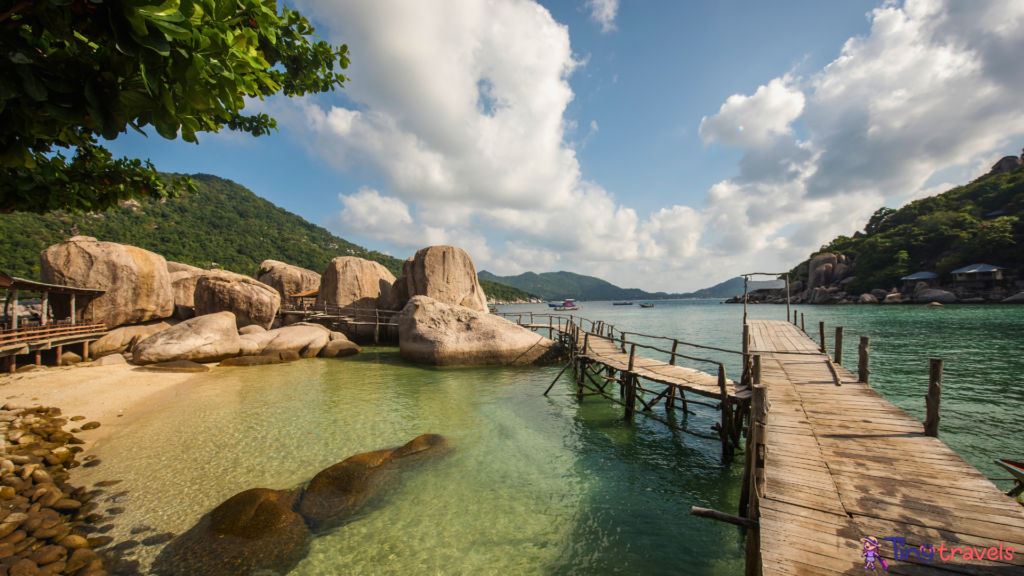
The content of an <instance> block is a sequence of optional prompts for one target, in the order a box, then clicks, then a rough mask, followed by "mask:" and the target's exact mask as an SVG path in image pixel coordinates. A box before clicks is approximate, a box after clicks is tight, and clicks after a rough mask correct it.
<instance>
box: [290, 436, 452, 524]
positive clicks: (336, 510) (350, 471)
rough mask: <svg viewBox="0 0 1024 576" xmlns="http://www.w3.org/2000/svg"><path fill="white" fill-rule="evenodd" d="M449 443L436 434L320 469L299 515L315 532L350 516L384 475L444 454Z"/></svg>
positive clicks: (300, 506) (304, 499) (379, 483)
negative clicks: (415, 460) (407, 464)
mask: <svg viewBox="0 0 1024 576" xmlns="http://www.w3.org/2000/svg"><path fill="white" fill-rule="evenodd" d="M447 447H448V441H447V440H446V439H445V438H444V436H441V435H439V434H423V435H421V436H417V437H416V438H414V439H413V440H411V441H409V442H408V443H406V444H405V445H403V446H399V447H398V448H387V449H384V450H377V451H376V452H366V453H364V454H356V455H355V456H351V457H349V458H346V459H345V460H343V461H341V462H339V463H337V464H335V465H333V466H331V467H329V468H326V469H324V470H322V471H321V472H320V473H319V474H317V475H316V476H314V477H313V480H311V481H310V483H309V487H307V488H306V492H305V494H303V496H302V501H301V502H300V503H299V508H298V512H299V514H301V515H302V517H303V518H305V519H306V522H308V523H309V525H310V526H312V527H313V528H315V529H321V528H327V527H329V526H331V525H332V524H337V523H340V522H342V521H344V520H345V519H346V518H348V517H350V516H352V514H354V513H355V512H357V511H358V510H359V508H360V507H362V505H363V504H364V503H366V501H367V500H368V499H369V498H370V497H371V496H373V494H374V492H376V491H377V489H379V488H380V487H381V484H382V480H383V479H384V478H385V477H386V473H387V472H389V471H391V470H393V469H394V468H396V467H397V466H399V465H401V464H405V463H407V462H408V461H412V460H414V458H412V457H414V456H415V457H417V458H415V459H420V458H423V457H427V456H433V455H436V454H438V453H441V452H443V451H444V450H445V449H446V448H447Z"/></svg>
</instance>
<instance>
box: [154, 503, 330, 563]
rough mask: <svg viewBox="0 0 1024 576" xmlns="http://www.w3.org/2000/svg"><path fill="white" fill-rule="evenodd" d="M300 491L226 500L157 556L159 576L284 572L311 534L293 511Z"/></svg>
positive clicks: (302, 553) (300, 554) (303, 553)
mask: <svg viewBox="0 0 1024 576" xmlns="http://www.w3.org/2000/svg"><path fill="white" fill-rule="evenodd" d="M301 497H302V489H301V488H294V489H292V490H269V489H267V488H253V489H251V490H246V491H244V492H240V493H238V494H235V495H234V496H232V497H231V498H228V499H227V500H226V501H224V502H223V503H222V504H221V505H220V506H217V507H216V508H214V509H213V511H212V512H210V513H209V514H206V515H205V516H203V517H202V518H201V519H200V520H199V522H198V523H197V524H196V525H195V526H194V527H192V528H191V529H190V530H189V531H188V532H186V533H184V534H182V535H181V536H179V537H178V538H175V539H174V540H173V541H172V542H171V543H170V544H168V545H167V547H166V548H165V549H164V550H163V551H162V552H161V553H160V555H159V556H158V557H157V559H156V561H155V562H154V564H153V568H152V572H153V574H157V575H158V576H180V575H182V574H197V575H198V574H201V575H203V576H248V575H250V574H257V573H258V574H264V573H266V574H270V573H279V574H286V573H288V572H290V571H291V569H292V568H293V567H294V566H295V565H296V564H298V562H299V561H300V560H302V558H303V557H305V556H306V553H307V551H308V547H309V539H310V532H309V528H308V527H307V526H306V522H305V521H304V520H303V519H302V517H301V516H299V515H298V514H296V513H295V512H294V508H295V507H296V505H297V503H298V500H299V499H300V498H301Z"/></svg>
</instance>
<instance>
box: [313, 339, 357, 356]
mask: <svg viewBox="0 0 1024 576" xmlns="http://www.w3.org/2000/svg"><path fill="white" fill-rule="evenodd" d="M362 351H363V349H362V348H360V347H359V345H358V344H356V343H355V342H349V341H348V340H331V341H330V342H328V343H327V345H326V346H324V347H323V348H321V349H320V357H321V358H342V357H345V356H355V355H356V354H359V353H361V352H362Z"/></svg>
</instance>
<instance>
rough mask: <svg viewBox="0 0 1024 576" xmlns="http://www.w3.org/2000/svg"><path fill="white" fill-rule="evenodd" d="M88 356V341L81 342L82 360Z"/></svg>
mask: <svg viewBox="0 0 1024 576" xmlns="http://www.w3.org/2000/svg"><path fill="white" fill-rule="evenodd" d="M88 357H89V341H88V340H86V341H85V342H82V362H85V359H86V358H88Z"/></svg>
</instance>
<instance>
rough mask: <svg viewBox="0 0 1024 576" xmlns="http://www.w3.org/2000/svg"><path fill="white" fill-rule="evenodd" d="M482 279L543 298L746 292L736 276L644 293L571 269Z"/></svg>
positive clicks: (483, 272) (670, 296)
mask: <svg viewBox="0 0 1024 576" xmlns="http://www.w3.org/2000/svg"><path fill="white" fill-rule="evenodd" d="M477 275H478V276H479V277H480V280H481V281H485V280H486V281H488V282H497V283H499V284H506V285H508V286H514V287H516V288H519V289H521V290H525V291H527V292H532V293H534V294H537V295H538V297H540V298H541V299H542V300H561V299H568V298H573V299H577V300H667V299H674V298H728V297H730V296H733V295H734V294H738V293H742V292H743V280H742V279H741V278H733V279H732V280H729V281H726V282H723V283H721V284H718V285H717V286H714V287H712V288H705V289H703V290H698V291H697V292H690V293H686V294H668V293H666V292H645V291H643V290H640V289H638V288H619V287H618V286H615V285H614V284H612V283H610V282H606V281H604V280H601V279H600V278H594V277H593V276H584V275H582V274H575V273H572V272H544V273H542V274H536V273H534V272H524V273H522V274H520V275H518V276H496V275H494V274H491V273H490V272H488V271H486V270H481V271H480V272H479V274H477ZM737 281H738V283H739V284H738V285H739V292H736V283H737Z"/></svg>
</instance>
